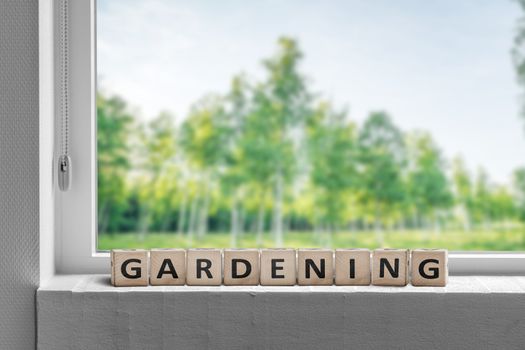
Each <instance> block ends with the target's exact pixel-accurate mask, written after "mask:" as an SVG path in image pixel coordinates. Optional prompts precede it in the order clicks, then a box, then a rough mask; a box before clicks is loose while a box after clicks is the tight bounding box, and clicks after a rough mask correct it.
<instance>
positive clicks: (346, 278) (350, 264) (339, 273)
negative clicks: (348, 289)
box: [335, 249, 370, 286]
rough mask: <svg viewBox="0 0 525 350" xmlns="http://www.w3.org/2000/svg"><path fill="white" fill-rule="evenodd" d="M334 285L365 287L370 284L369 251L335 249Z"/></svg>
mask: <svg viewBox="0 0 525 350" xmlns="http://www.w3.org/2000/svg"><path fill="white" fill-rule="evenodd" d="M335 284H336V285H338V286H351V285H359V286H367V285H369V284H370V250H368V249H336V251H335Z"/></svg>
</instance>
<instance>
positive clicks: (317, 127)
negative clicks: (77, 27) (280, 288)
mask: <svg viewBox="0 0 525 350" xmlns="http://www.w3.org/2000/svg"><path fill="white" fill-rule="evenodd" d="M521 16H522V9H521V8H520V3H519V2H517V1H470V0H468V1H461V2H458V1H453V0H444V1H439V2H421V1H412V0H402V1H397V2H396V3H395V4H394V3H392V2H391V1H387V0H381V1H357V0H355V1H347V0H344V1H343V0H334V1H303V0H286V1H282V0H266V1H242V0H226V1H212V0H199V1H195V0H176V1H174V0H99V1H98V2H97V79H98V87H97V123H98V135H97V148H98V155H97V157H98V210H97V214H98V249H100V250H106V249H111V248H131V247H144V248H151V247H274V246H279V247H280V246H288V247H333V248H338V247H368V248H375V247H405V248H413V247H442V248H448V249H451V250H478V251H479V250H481V251H485V250H494V251H507V250H525V240H524V237H525V225H524V222H525V133H524V132H523V124H524V121H525V120H524V119H523V118H521V117H520V113H521V111H522V106H521V105H520V103H521V102H520V98H519V97H520V80H519V78H520V75H519V72H522V73H523V77H524V79H525V73H524V72H525V69H524V68H523V67H525V65H522V64H523V61H522V55H521V52H522V51H521V48H522V41H523V38H522V36H523V37H525V34H523V35H522V32H520V30H521V31H523V29H522V28H520V27H519V25H518V24H519V22H518V19H519V18H520V17H521Z"/></svg>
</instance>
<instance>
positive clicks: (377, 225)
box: [374, 204, 385, 248]
mask: <svg viewBox="0 0 525 350" xmlns="http://www.w3.org/2000/svg"><path fill="white" fill-rule="evenodd" d="M374 231H375V235H376V242H377V244H378V246H379V247H380V248H382V247H383V246H384V244H385V243H384V237H383V228H382V227H381V210H380V208H379V204H376V212H375V220H374Z"/></svg>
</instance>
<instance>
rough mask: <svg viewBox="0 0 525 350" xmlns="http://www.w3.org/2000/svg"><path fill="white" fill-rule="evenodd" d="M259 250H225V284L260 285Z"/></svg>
mask: <svg viewBox="0 0 525 350" xmlns="http://www.w3.org/2000/svg"><path fill="white" fill-rule="evenodd" d="M259 273H260V270H259V250H258V249H225V250H224V284H225V285H227V286H235V285H245V286H255V285H258V284H259Z"/></svg>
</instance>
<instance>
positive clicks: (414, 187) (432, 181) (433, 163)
mask: <svg viewBox="0 0 525 350" xmlns="http://www.w3.org/2000/svg"><path fill="white" fill-rule="evenodd" d="M407 144H408V147H407V148H408V155H409V157H408V159H409V164H408V185H407V187H408V195H409V197H408V198H409V201H410V203H411V206H412V209H413V211H414V213H415V216H416V222H417V225H421V224H422V223H421V220H422V219H427V218H428V219H431V220H432V221H434V225H435V228H437V229H439V222H438V217H437V214H438V212H439V211H443V210H445V209H448V208H449V207H450V206H451V205H452V201H453V198H452V193H451V192H450V188H449V183H448V180H447V177H446V175H445V165H444V161H443V159H442V156H441V152H440V150H439V149H438V147H437V145H436V144H435V142H434V140H432V137H431V136H430V135H429V134H428V133H421V132H415V133H412V134H410V135H408V137H407ZM424 226H427V227H428V225H424Z"/></svg>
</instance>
